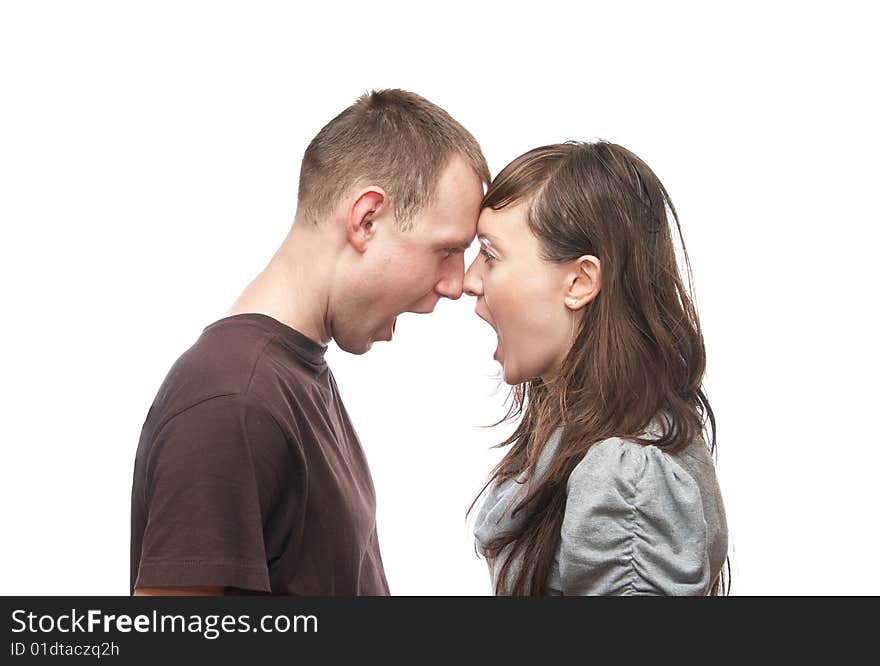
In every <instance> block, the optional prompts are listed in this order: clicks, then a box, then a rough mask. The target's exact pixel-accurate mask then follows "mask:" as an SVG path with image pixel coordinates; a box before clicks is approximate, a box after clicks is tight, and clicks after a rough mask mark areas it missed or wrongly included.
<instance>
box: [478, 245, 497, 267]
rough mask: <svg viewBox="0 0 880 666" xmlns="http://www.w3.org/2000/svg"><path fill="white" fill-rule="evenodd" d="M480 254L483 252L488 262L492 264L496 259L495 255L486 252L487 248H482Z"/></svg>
mask: <svg viewBox="0 0 880 666" xmlns="http://www.w3.org/2000/svg"><path fill="white" fill-rule="evenodd" d="M480 254H482V255H483V257H485V259H486V263H487V264H491V263H492V262H493V261H495V257H493V256H492V255H491V254H489V253H488V252H486V250H485V248H480Z"/></svg>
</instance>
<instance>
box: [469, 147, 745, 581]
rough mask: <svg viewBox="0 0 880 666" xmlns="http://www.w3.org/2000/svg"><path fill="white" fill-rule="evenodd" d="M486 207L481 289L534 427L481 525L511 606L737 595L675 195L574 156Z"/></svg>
mask: <svg viewBox="0 0 880 666" xmlns="http://www.w3.org/2000/svg"><path fill="white" fill-rule="evenodd" d="M482 205H483V210H482V213H481V215H480V219H479V225H478V228H477V236H478V240H479V242H480V245H481V248H480V254H479V255H478V256H477V258H476V259H475V260H474V263H473V264H472V265H471V266H470V267H469V269H468V271H467V274H466V276H465V282H464V289H465V291H466V292H467V293H468V294H470V295H471V296H475V297H476V298H477V305H476V313H477V315H478V316H480V317H481V318H483V319H485V320H486V321H487V322H488V323H489V324H490V325H491V326H492V327H493V328H494V329H495V332H496V334H497V336H498V347H497V349H496V350H495V358H496V360H498V361H499V362H500V363H501V366H502V371H503V376H504V380H505V382H507V383H508V384H510V385H512V387H513V389H512V393H513V396H514V402H513V406H512V407H511V410H510V412H509V413H508V418H512V417H516V416H520V415H521V416H522V419H521V421H520V423H519V425H518V427H517V428H516V430H515V432H514V433H513V434H512V435H511V437H510V438H508V439H507V440H506V441H504V442H502V443H501V444H500V445H499V446H505V445H511V447H510V449H509V450H508V452H507V454H506V455H505V456H504V458H503V459H502V460H501V462H500V463H499V464H498V465H497V467H496V468H495V469H494V470H493V472H492V474H491V476H490V479H489V482H488V483H487V484H486V488H488V489H489V490H488V493H486V497H485V499H484V501H483V504H482V505H481V508H480V511H479V512H478V516H477V520H476V525H475V536H476V540H477V546H478V549H479V550H480V552H481V553H483V555H485V556H486V558H487V561H488V562H489V567H490V572H491V574H492V579H493V585H494V589H495V592H496V594H531V595H542V594H566V595H578V594H676V595H685V594H686V595H703V594H720V593H723V592H726V589H725V588H726V585H725V583H724V577H723V576H722V575H721V569H722V565H723V564H724V562H725V559H726V556H727V524H726V519H725V514H724V505H723V502H722V498H721V494H720V491H719V488H718V483H717V480H716V477H715V468H714V464H713V455H714V450H715V418H714V415H713V413H712V409H711V407H710V406H709V402H708V400H707V399H706V395H705V393H704V392H703V390H702V379H703V373H704V370H705V363H706V359H705V348H704V345H703V338H702V333H701V331H700V324H699V319H698V317H697V312H696V309H695V307H694V304H693V302H692V300H691V297H690V296H689V294H688V289H687V288H686V286H685V283H684V281H683V280H682V277H681V275H680V273H679V270H678V266H677V263H676V253H675V248H674V244H673V235H672V228H671V227H672V225H671V224H670V223H669V219H668V217H667V210H668V211H669V213H671V218H672V220H673V221H674V223H675V224H674V226H675V230H676V231H677V232H678V237H679V239H680V238H681V229H680V227H679V224H678V217H677V215H676V213H675V208H674V207H673V205H672V202H671V201H670V199H669V197H668V195H667V193H666V190H665V188H664V187H663V185H662V184H661V183H660V181H659V180H658V178H657V176H656V175H654V172H653V171H651V169H650V168H648V166H647V165H646V164H645V163H644V162H643V161H642V160H640V159H639V158H638V157H636V156H635V155H634V154H633V153H631V152H629V151H628V150H626V149H625V148H622V147H620V146H617V145H614V144H611V143H606V142H596V143H577V142H568V143H565V144H558V145H552V146H544V147H541V148H536V149H535V150H532V151H529V152H528V153H526V154H524V155H522V156H520V157H518V158H517V159H515V160H514V161H513V162H511V163H510V164H509V165H508V166H507V167H505V168H504V170H503V171H502V172H501V173H500V174H498V176H497V177H496V178H495V180H494V181H493V182H492V184H491V186H490V187H489V189H488V191H487V192H486V196H485V197H484V199H483V204H482ZM681 253H682V257H683V259H684V265H685V266H686V267H687V273H688V277H690V265H689V263H688V260H687V253H686V251H685V248H684V243H683V241H682V243H681ZM710 426H711V438H709V437H708V436H707V437H706V439H708V440H709V441H710V442H711V445H707V444H706V439H704V438H703V432H704V430H705V431H706V433H707V435H708V430H709V427H710ZM486 488H484V491H485V490H486ZM472 508H473V507H472ZM728 574H729V567H728Z"/></svg>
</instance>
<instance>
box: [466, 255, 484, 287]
mask: <svg viewBox="0 0 880 666" xmlns="http://www.w3.org/2000/svg"><path fill="white" fill-rule="evenodd" d="M479 260H480V255H477V256H476V258H475V259H474V260H473V261H472V262H471V265H470V266H469V267H468V269H467V273H465V274H464V283H463V287H464V293H466V294H467V295H468V296H475V297H479V296H482V295H483V280H482V278H481V277H480V269H479V268H478V267H477V263H478V262H479Z"/></svg>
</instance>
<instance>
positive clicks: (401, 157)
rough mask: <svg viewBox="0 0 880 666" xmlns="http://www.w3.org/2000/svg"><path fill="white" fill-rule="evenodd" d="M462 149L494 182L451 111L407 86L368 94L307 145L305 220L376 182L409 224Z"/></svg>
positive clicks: (401, 222)
mask: <svg viewBox="0 0 880 666" xmlns="http://www.w3.org/2000/svg"><path fill="white" fill-rule="evenodd" d="M456 154H458V155H461V156H462V157H463V158H464V159H465V160H466V161H467V162H468V163H469V164H470V165H471V166H472V167H473V169H474V172H475V173H476V174H477V175H478V176H479V177H480V180H482V181H483V183H484V184H488V183H489V180H490V177H489V167H488V166H487V165H486V158H485V157H483V152H482V150H480V145H479V144H478V143H477V141H476V140H475V139H474V137H473V136H471V134H470V132H468V131H467V130H466V129H465V128H464V127H462V126H461V125H460V124H459V123H458V122H457V121H456V120H454V119H453V118H452V116H450V115H449V114H448V113H446V111H444V110H443V109H441V108H440V107H439V106H437V105H435V104H432V103H431V102H429V101H428V100H426V99H425V98H423V97H420V96H419V95H416V94H415V93H411V92H407V91H405V90H396V89H392V90H374V91H371V92H368V93H364V94H363V95H361V96H360V97H359V98H358V100H357V101H356V102H355V103H354V104H352V105H351V106H350V107H348V108H347V109H345V110H344V111H343V112H342V113H340V114H339V115H338V116H336V117H335V118H334V119H333V120H331V121H330V122H329V123H327V125H325V126H324V128H323V129H322V130H321V131H320V132H318V135H317V136H316V137H315V138H314V139H312V142H311V143H310V144H309V147H308V148H307V149H306V152H305V155H304V156H303V161H302V167H301V169H300V175H299V204H298V208H299V211H300V213H299V214H298V217H299V215H302V216H303V217H304V219H306V220H309V221H311V222H312V223H317V222H318V221H319V220H321V219H322V218H323V217H324V216H326V215H328V214H329V213H330V211H331V210H332V208H333V206H335V205H336V202H337V201H338V199H339V198H340V197H341V196H343V195H344V194H345V193H346V192H348V191H349V189H351V188H352V187H354V186H355V185H357V184H358V183H362V182H363V183H374V184H376V185H380V186H381V187H383V188H384V189H385V191H386V192H387V194H388V196H389V203H390V205H391V209H392V211H393V213H394V217H395V220H396V222H397V225H398V227H399V228H401V229H404V230H406V229H409V228H411V226H412V219H413V217H414V216H415V215H416V214H417V213H418V212H419V211H420V210H421V209H422V208H423V207H424V206H425V205H426V204H428V203H429V201H430V200H431V198H432V197H433V195H434V193H435V190H436V189H437V183H438V181H439V179H440V174H441V172H442V171H443V169H444V168H445V167H446V165H447V164H449V161H450V160H451V159H452V157H453V156H455V155H456Z"/></svg>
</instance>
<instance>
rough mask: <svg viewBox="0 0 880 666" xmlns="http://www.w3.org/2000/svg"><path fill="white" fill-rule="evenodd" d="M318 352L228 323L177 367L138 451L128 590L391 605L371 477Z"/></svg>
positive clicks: (285, 337)
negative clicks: (369, 600)
mask: <svg viewBox="0 0 880 666" xmlns="http://www.w3.org/2000/svg"><path fill="white" fill-rule="evenodd" d="M325 350H326V347H324V346H322V345H319V344H318V343H316V342H314V341H313V340H310V339H309V338H307V337H306V336H304V335H303V334H301V333H299V332H298V331H296V330H294V329H292V328H290V327H289V326H287V325H285V324H282V323H281V322H279V321H277V320H276V319H273V318H272V317H269V316H267V315H262V314H239V315H233V316H230V317H226V318H224V319H221V320H219V321H217V322H214V323H213V324H211V325H210V326H208V327H207V328H205V329H204V331H203V333H202V335H201V336H200V337H199V339H198V340H197V341H196V343H195V344H194V345H193V346H192V347H191V348H190V349H189V350H187V351H186V352H185V353H184V354H183V355H182V356H181V357H180V358H179V359H178V360H177V362H176V363H175V364H174V366H173V367H172V368H171V371H170V372H169V373H168V376H167V377H166V378H165V381H164V382H163V384H162V386H161V388H160V389H159V393H158V394H157V396H156V399H155V400H154V401H153V405H152V407H151V408H150V411H149V413H148V414H147V419H146V421H145V423H144V425H143V430H142V431H141V437H140V442H139V443H138V449H137V458H136V460H135V467H134V482H133V484H132V494H131V591H132V592H133V591H134V589H135V588H136V587H170V586H194V585H206V586H224V587H226V588H227V592H239V593H252V592H257V593H259V592H268V593H272V594H291V595H293V594H296V595H358V594H364V595H385V594H388V583H387V582H386V580H385V572H384V569H383V567H382V557H381V555H380V552H379V543H378V540H377V537H376V497H375V493H374V490H373V482H372V478H371V476H370V471H369V468H368V467H367V461H366V459H365V457H364V452H363V450H362V449H361V446H360V443H359V441H358V438H357V435H356V434H355V431H354V428H353V427H352V425H351V422H350V420H349V418H348V414H347V413H346V411H345V407H344V406H343V404H342V400H341V399H340V396H339V391H338V389H337V387H336V382H335V380H334V379H333V375H332V373H331V372H330V368H329V367H328V366H327V363H326V361H325V359H324V352H325Z"/></svg>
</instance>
